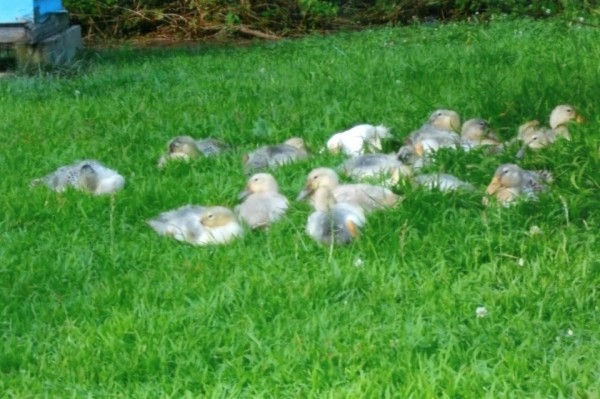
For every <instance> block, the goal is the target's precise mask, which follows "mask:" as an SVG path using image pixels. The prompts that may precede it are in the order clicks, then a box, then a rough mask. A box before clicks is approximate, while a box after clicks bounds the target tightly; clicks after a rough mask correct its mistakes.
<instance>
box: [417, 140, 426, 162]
mask: <svg viewBox="0 0 600 399" xmlns="http://www.w3.org/2000/svg"><path fill="white" fill-rule="evenodd" d="M415 153H417V155H418V156H419V158H423V154H424V153H425V150H424V149H423V143H417V144H415Z"/></svg>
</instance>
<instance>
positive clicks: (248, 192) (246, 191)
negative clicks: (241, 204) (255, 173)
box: [238, 187, 251, 200]
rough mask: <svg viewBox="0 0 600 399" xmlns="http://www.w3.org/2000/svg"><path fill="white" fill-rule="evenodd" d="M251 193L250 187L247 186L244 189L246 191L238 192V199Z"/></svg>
mask: <svg viewBox="0 0 600 399" xmlns="http://www.w3.org/2000/svg"><path fill="white" fill-rule="evenodd" d="M250 194H251V192H250V190H248V188H247V187H246V188H245V189H244V191H242V192H241V193H239V194H238V199H240V200H243V199H245V198H246V197H247V196H249V195H250Z"/></svg>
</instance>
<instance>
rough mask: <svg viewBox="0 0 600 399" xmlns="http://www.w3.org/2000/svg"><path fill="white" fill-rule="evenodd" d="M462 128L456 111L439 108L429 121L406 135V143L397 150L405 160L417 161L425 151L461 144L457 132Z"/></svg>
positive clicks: (401, 158) (399, 156)
mask: <svg viewBox="0 0 600 399" xmlns="http://www.w3.org/2000/svg"><path fill="white" fill-rule="evenodd" d="M459 128H460V117H459V115H458V114H457V113H456V112H455V111H451V110H447V109H439V110H437V111H434V112H433V113H432V114H431V115H430V116H429V119H428V120H427V122H426V123H425V124H424V125H423V126H421V127H420V128H419V129H418V130H416V131H414V132H412V133H411V134H409V135H408V137H406V139H405V141H404V145H403V146H402V147H400V149H399V150H398V152H397V155H398V158H399V159H400V160H401V161H404V162H415V161H416V159H417V158H418V157H422V156H423V151H428V150H432V151H435V150H437V149H438V148H443V147H454V148H456V147H457V146H458V145H460V136H459V135H458V134H457V133H456V132H455V131H456V130H458V129H459Z"/></svg>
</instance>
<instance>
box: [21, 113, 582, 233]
mask: <svg viewBox="0 0 600 399" xmlns="http://www.w3.org/2000/svg"><path fill="white" fill-rule="evenodd" d="M572 121H576V122H581V121H582V118H581V116H580V115H578V114H577V112H576V111H575V109H574V108H573V107H572V106H570V105H559V106H557V107H556V108H554V110H553V111H552V113H551V114H550V121H549V126H548V127H544V126H542V125H541V124H540V122H538V121H530V122H527V123H524V124H523V125H521V126H520V127H519V129H518V134H517V136H516V137H515V138H514V139H513V140H511V141H509V142H507V143H502V142H501V141H500V140H499V139H498V138H497V137H496V136H495V134H494V132H493V131H492V130H491V129H490V126H489V124H488V122H487V121H485V120H484V119H479V118H477V119H470V120H468V121H466V122H465V123H464V124H462V125H461V123H460V117H459V115H458V113H457V112H455V111H452V110H447V109H440V110H436V111H434V112H433V113H432V114H431V115H430V116H429V118H428V119H427V121H426V122H425V123H424V124H423V125H422V126H421V127H420V128H419V129H417V130H415V131H414V132H412V133H410V134H409V135H408V136H406V137H405V138H404V143H403V145H402V146H401V147H400V149H399V150H398V151H397V152H395V153H391V154H385V153H382V152H381V151H382V140H385V139H388V138H390V137H391V135H390V132H389V129H388V128H386V127H385V126H381V125H380V126H372V125H368V124H362V125H358V126H354V127H353V128H351V129H349V130H347V131H344V132H340V133H336V134H334V135H333V136H332V137H331V138H330V139H329V140H328V141H327V143H326V146H327V150H328V151H329V152H331V153H342V154H344V155H345V156H347V157H348V158H347V160H346V161H345V162H343V164H342V165H340V166H339V167H338V168H337V169H332V168H329V167H319V168H316V169H313V170H312V171H311V172H310V173H309V174H308V176H307V178H306V183H305V185H304V188H303V189H302V191H301V192H300V193H299V195H298V197H297V198H296V200H298V201H300V200H309V201H310V203H311V204H312V206H313V208H314V212H313V213H311V214H310V215H309V216H308V219H307V221H306V233H307V234H308V235H309V236H310V237H312V238H313V239H314V240H316V241H317V242H320V243H326V244H332V245H333V244H347V243H350V242H351V241H353V240H354V239H356V238H357V237H358V236H359V234H360V230H361V228H362V227H363V226H364V225H365V223H366V221H367V218H366V215H367V214H368V213H369V212H372V211H374V210H378V209H382V208H389V207H393V206H396V205H397V204H399V203H400V201H401V199H402V198H401V197H400V196H399V195H398V194H396V193H394V192H393V191H392V190H391V189H392V188H393V187H395V186H396V185H397V184H398V183H399V182H400V181H401V180H409V181H411V182H412V183H414V184H416V185H420V186H423V187H426V188H430V189H432V188H436V189H439V190H441V191H452V190H459V189H464V190H473V189H474V188H473V186H472V185H471V184H469V183H467V182H463V181H461V180H460V179H458V178H457V177H455V176H452V175H450V174H446V173H434V174H425V173H421V170H422V168H423V166H425V165H427V164H429V163H430V162H431V161H432V158H433V156H434V154H435V152H436V151H437V150H439V149H441V148H448V149H453V150H459V151H470V150H472V149H474V148H480V147H485V148H486V151H489V152H491V153H500V152H503V151H507V150H508V149H509V147H512V144H513V143H514V142H516V141H519V142H520V143H521V144H520V149H519V151H518V152H517V153H516V155H515V158H516V159H517V161H518V160H519V159H521V158H523V157H524V156H525V154H526V152H527V151H529V150H530V149H533V150H535V149H538V148H542V147H546V146H548V145H551V144H552V143H554V142H555V141H556V140H559V139H565V140H570V139H571V136H570V134H569V131H568V124H569V123H570V122H572ZM459 131H460V134H459V133H458V132H459ZM229 150H230V146H229V145H227V144H226V143H224V142H222V141H220V140H217V139H213V138H206V139H199V140H197V139H194V138H192V137H189V136H179V137H175V138H173V139H172V140H170V141H169V143H168V144H167V153H166V154H165V155H163V156H162V157H161V158H160V160H159V161H158V167H159V168H162V167H164V166H165V165H166V164H167V163H169V162H172V161H176V160H190V159H197V158H200V157H208V156H219V155H220V154H223V153H225V152H227V151H229ZM308 157H309V152H308V151H307V149H306V147H305V143H304V140H303V139H302V138H299V137H294V138H291V139H289V140H287V141H285V142H284V143H282V144H278V145H266V146H263V147H260V148H258V149H256V150H255V151H253V152H251V153H249V154H247V155H246V156H245V157H244V160H243V166H244V170H245V172H246V173H247V174H248V175H250V177H249V179H248V183H247V185H246V187H245V189H244V190H243V191H242V193H241V194H240V198H239V199H240V203H239V205H237V206H236V207H235V208H234V209H230V208H228V207H225V206H200V205H185V206H182V207H180V208H178V209H175V210H170V211H166V212H163V213H161V214H160V215H158V216H157V217H155V218H154V219H151V220H149V221H148V224H149V226H150V227H151V228H152V229H154V230H155V231H156V232H157V233H158V234H160V235H164V236H170V237H172V238H174V239H176V240H178V241H183V242H187V243H189V244H192V245H211V244H223V243H227V242H230V241H232V240H233V239H235V238H236V237H240V236H242V235H243V234H244V231H245V230H246V229H250V230H254V229H264V228H268V227H269V226H270V225H271V224H272V223H276V222H277V221H278V220H280V219H281V218H283V217H285V215H286V212H287V211H288V208H289V200H288V199H287V198H286V197H285V196H284V195H282V194H281V193H280V192H279V186H278V184H277V181H276V180H275V178H274V177H273V176H272V175H271V174H269V173H267V172H266V171H268V170H270V169H273V168H276V167H278V166H281V165H285V164H289V163H292V162H296V161H299V160H302V159H306V158H308ZM338 172H339V173H340V174H343V175H345V176H347V177H348V178H350V179H352V180H354V181H355V182H354V183H351V184H343V183H341V182H340V179H339V176H338ZM375 182H376V183H375ZM551 182H552V175H551V173H550V172H548V171H530V170H524V169H522V168H521V167H519V166H518V165H517V164H516V163H510V164H503V165H500V166H499V167H498V168H497V169H496V171H495V173H494V175H493V177H492V179H491V182H490V183H489V185H488V186H487V189H486V196H484V198H483V203H484V204H485V205H490V204H491V203H492V202H495V203H498V204H501V205H504V206H509V205H511V204H513V203H515V201H517V200H518V199H519V198H524V199H531V198H535V197H536V195H537V193H539V192H541V191H544V190H545V189H546V188H547V185H548V184H549V183H551ZM32 185H45V186H46V187H48V188H49V189H51V190H53V191H57V192H62V191H64V190H66V189H68V188H74V189H77V190H81V191H85V192H89V193H91V194H94V195H107V194H108V195H113V194H115V193H116V192H118V191H119V190H121V189H122V188H123V187H124V185H125V178H124V177H123V176H121V175H120V174H119V173H118V172H116V171H115V170H113V169H110V168H108V167H106V166H105V165H103V164H102V163H100V162H98V161H96V160H84V161H77V162H75V163H73V164H71V165H67V166H62V167H60V168H58V169H57V170H56V171H54V172H52V173H50V174H48V175H46V176H44V177H41V178H38V179H34V180H33V181H32Z"/></svg>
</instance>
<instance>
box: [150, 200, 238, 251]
mask: <svg viewBox="0 0 600 399" xmlns="http://www.w3.org/2000/svg"><path fill="white" fill-rule="evenodd" d="M148 224H149V225H150V227H152V228H153V229H154V231H156V232H157V233H158V234H160V235H164V236H169V237H173V238H174V239H176V240H178V241H183V242H187V243H189V244H192V245H209V244H224V243H227V242H229V241H231V240H233V239H234V238H236V237H238V236H241V235H242V234H243V229H242V226H241V225H240V224H239V223H238V221H237V219H236V218H235V215H234V214H233V212H231V210H229V209H228V208H225V207H222V206H213V207H202V206H198V205H185V206H182V207H180V208H177V209H175V210H172V211H167V212H163V213H161V214H160V215H158V217H156V218H154V219H151V220H149V221H148Z"/></svg>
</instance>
